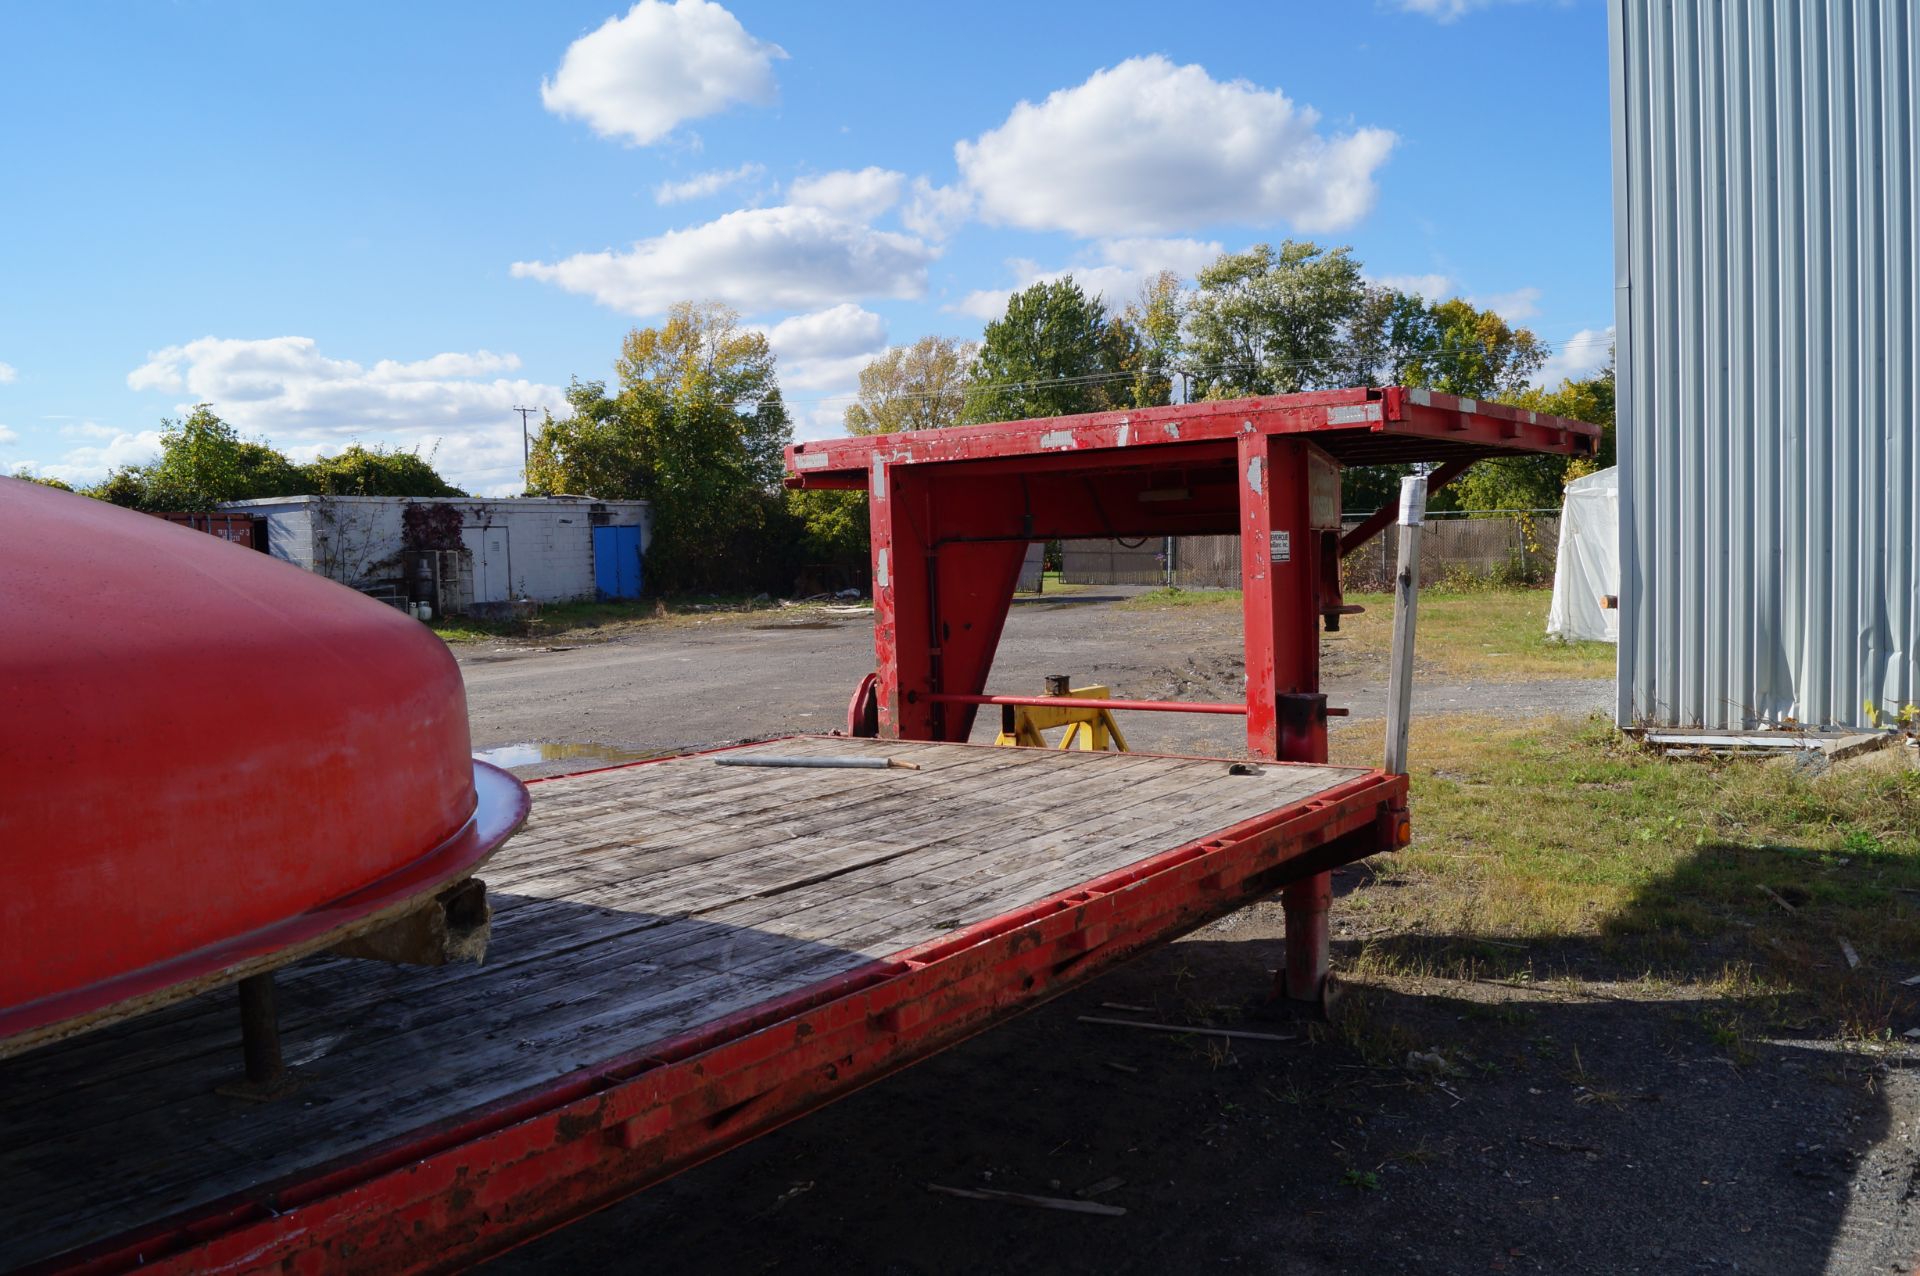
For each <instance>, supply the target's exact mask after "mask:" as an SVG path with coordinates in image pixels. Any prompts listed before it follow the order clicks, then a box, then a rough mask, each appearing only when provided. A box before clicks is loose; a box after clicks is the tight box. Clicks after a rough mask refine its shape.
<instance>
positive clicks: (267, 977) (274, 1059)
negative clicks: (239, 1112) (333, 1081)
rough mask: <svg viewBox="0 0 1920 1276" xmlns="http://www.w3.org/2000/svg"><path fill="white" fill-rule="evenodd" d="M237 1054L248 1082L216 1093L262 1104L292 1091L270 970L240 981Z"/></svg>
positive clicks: (239, 1082)
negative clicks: (245, 1066)
mask: <svg viewBox="0 0 1920 1276" xmlns="http://www.w3.org/2000/svg"><path fill="white" fill-rule="evenodd" d="M240 1051H241V1054H242V1055H243V1056H244V1057H245V1059H246V1065H247V1079H246V1080H245V1081H237V1082H230V1083H228V1084H226V1085H222V1086H219V1087H217V1088H218V1091H219V1093H221V1094H224V1095H227V1096H229V1097H230V1098H235V1099H254V1100H260V1101H264V1100H267V1099H275V1098H278V1097H280V1096H281V1095H283V1094H286V1093H288V1092H289V1091H291V1090H292V1089H293V1088H294V1086H295V1084H296V1083H295V1082H294V1080H293V1078H292V1077H291V1076H290V1075H289V1074H288V1072H287V1065H286V1061H285V1060H284V1059H283V1058H282V1057H281V1054H280V1014H279V1009H278V1007H277V1006H276V1005H275V999H274V989H273V972H272V971H267V972H265V973H264V974H259V975H248V976H247V977H246V978H245V979H242V980H241V981H240Z"/></svg>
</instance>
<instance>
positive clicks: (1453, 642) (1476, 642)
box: [1120, 588, 1615, 682]
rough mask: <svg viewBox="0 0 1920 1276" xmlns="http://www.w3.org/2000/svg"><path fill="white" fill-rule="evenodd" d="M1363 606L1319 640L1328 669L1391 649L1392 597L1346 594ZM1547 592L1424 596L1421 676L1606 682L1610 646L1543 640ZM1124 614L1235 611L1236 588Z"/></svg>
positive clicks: (1170, 597) (1158, 601)
mask: <svg viewBox="0 0 1920 1276" xmlns="http://www.w3.org/2000/svg"><path fill="white" fill-rule="evenodd" d="M1346 600H1347V602H1348V603H1350V604H1353V605H1356V606H1360V607H1365V608H1366V611H1365V612H1363V613H1362V614H1360V615H1358V616H1343V617H1341V621H1340V629H1339V631H1338V632H1336V633H1330V634H1324V635H1322V638H1321V642H1322V650H1323V651H1324V652H1325V653H1326V656H1327V659H1328V661H1329V663H1330V664H1338V663H1339V662H1340V661H1341V660H1342V659H1343V658H1344V659H1345V660H1347V661H1350V662H1364V663H1375V662H1378V661H1382V660H1384V659H1385V658H1386V656H1387V654H1388V653H1389V652H1390V651H1391V650H1392V647H1393V595H1391V594H1348V595H1347V599H1346ZM1552 601H1553V594H1552V591H1550V590H1545V589H1492V588H1486V589H1475V590H1471V591H1466V592H1461V591H1447V590H1439V589H1429V590H1423V591H1421V594H1420V626H1419V637H1418V639H1417V641H1416V643H1415V655H1416V657H1417V659H1418V660H1419V662H1420V665H1421V667H1422V668H1423V670H1426V671H1429V672H1434V673H1440V674H1444V675H1447V676H1451V677H1457V678H1476V679H1480V680H1483V681H1489V682H1512V681H1517V680H1522V679H1531V678H1611V677H1613V670H1614V654H1615V653H1614V647H1613V644H1612V643H1606V642H1561V641H1560V640H1559V639H1557V638H1548V637H1547V606H1548V604H1549V603H1551V602H1552ZM1120 606H1121V607H1123V608H1125V609H1127V610H1130V611H1162V610H1166V609H1169V608H1200V609H1204V610H1209V611H1221V612H1237V611H1239V610H1240V591H1239V590H1237V589H1156V590H1152V591H1151V592H1148V593H1144V594H1138V595H1136V596H1134V597H1132V598H1129V599H1128V600H1127V601H1126V602H1124V603H1121V604H1120Z"/></svg>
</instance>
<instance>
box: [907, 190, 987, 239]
mask: <svg viewBox="0 0 1920 1276" xmlns="http://www.w3.org/2000/svg"><path fill="white" fill-rule="evenodd" d="M972 213H973V192H972V191H970V190H968V189H967V188H966V187H965V186H961V185H958V184H956V185H953V186H935V185H934V184H933V183H932V182H930V181H928V180H927V179H926V178H924V177H916V178H914V179H913V198H911V199H909V200H908V201H907V206H906V207H905V208H903V209H901V210H900V222H901V224H902V225H904V226H905V227H906V228H907V229H908V230H910V231H912V232H913V233H914V234H916V235H919V236H920V237H921V238H923V239H945V238H946V237H947V236H948V235H951V234H952V233H953V231H954V228H955V227H957V226H959V225H960V223H961V222H963V221H965V220H966V219H967V218H968V217H969V216H971V215H972Z"/></svg>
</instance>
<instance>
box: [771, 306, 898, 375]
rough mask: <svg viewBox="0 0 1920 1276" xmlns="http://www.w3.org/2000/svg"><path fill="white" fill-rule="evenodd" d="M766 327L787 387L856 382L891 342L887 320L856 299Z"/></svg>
mask: <svg viewBox="0 0 1920 1276" xmlns="http://www.w3.org/2000/svg"><path fill="white" fill-rule="evenodd" d="M761 331H763V332H765V333H766V334H767V344H768V345H769V346H771V347H772V348H773V353H774V357H775V358H777V359H778V360H779V367H780V385H781V386H782V388H784V389H786V390H822V389H829V388H834V389H837V388H840V387H844V386H848V385H851V384H853V383H854V382H855V381H856V380H858V378H859V376H860V369H862V368H864V367H866V366H867V364H868V362H870V361H871V360H872V359H873V357H874V356H875V355H877V354H879V353H880V351H882V350H884V349H886V345H887V325H886V321H885V320H883V319H881V318H880V316H879V315H876V314H874V313H873V312H872V311H871V310H863V309H861V308H860V307H859V306H856V305H853V304H852V303H851V302H843V303H842V304H840V305H838V306H834V307H833V308H832V309H829V310H820V311H816V312H814V313H813V314H806V315H795V316H793V317H792V318H791V319H782V320H781V321H780V322H779V323H776V324H774V325H773V326H772V327H769V328H762V329H761Z"/></svg>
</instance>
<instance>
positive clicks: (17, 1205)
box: [0, 737, 1406, 1272]
mask: <svg viewBox="0 0 1920 1276" xmlns="http://www.w3.org/2000/svg"><path fill="white" fill-rule="evenodd" d="M744 751H745V752H760V753H774V754H779V755H783V756H788V755H793V754H816V755H826V756H831V757H844V756H849V755H853V756H891V757H899V758H904V759H906V760H910V761H913V762H917V763H918V764H919V765H920V767H921V769H920V770H917V771H916V770H824V769H791V770H789V769H772V768H764V769H763V768H753V767H722V766H717V765H715V763H714V756H715V755H702V754H694V755H688V756H684V757H677V758H668V759H661V760H657V761H651V762H642V763H636V764H632V765H629V766H624V767H616V768H610V769H607V770H602V771H593V772H586V773H581V774H577V775H571V776H562V777H558V778H555V779H550V780H540V781H535V782H533V783H532V784H531V785H530V786H529V787H530V788H531V790H532V792H533V795H534V800H533V810H532V815H531V817H530V818H529V820H528V823H527V826H526V828H525V829H524V830H523V831H522V832H521V834H520V835H519V836H518V837H516V838H515V839H514V840H513V841H512V842H510V843H508V844H507V846H506V847H505V848H504V849H503V850H502V851H501V852H500V853H499V854H498V855H497V856H496V858H495V859H494V860H493V862H492V863H491V865H490V866H489V868H488V869H487V872H486V877H487V880H488V883H489V893H490V898H491V899H492V901H493V905H494V908H495V919H494V938H493V944H492V956H491V957H490V958H489V960H488V961H487V963H486V964H485V965H483V966H479V967H471V966H468V967H445V968H441V969H438V970H422V969H418V968H398V967H389V966H383V965H379V964H376V963H372V962H366V961H358V960H352V959H346V958H328V959H314V960H309V961H307V962H304V963H301V964H298V965H295V966H291V967H288V968H286V969H285V970H283V971H282V972H281V975H280V988H279V996H280V1005H281V1033H282V1038H283V1043H284V1050H285V1053H286V1056H287V1061H288V1063H289V1064H290V1065H291V1066H292V1067H293V1071H294V1074H295V1075H296V1076H297V1077H298V1078H299V1081H300V1089H299V1090H298V1091H296V1092H295V1093H294V1094H292V1095H291V1096H290V1097H287V1098H284V1099H280V1100H277V1101H274V1102H270V1103H255V1102H248V1101H245V1100H242V1099H238V1098H232V1097H228V1096H226V1095H222V1094H220V1093H217V1092H216V1087H217V1086H218V1085H220V1084H221V1083H222V1082H223V1081H226V1080H230V1079H231V1076H232V1073H233V1072H234V1070H235V1069H236V1067H237V1063H236V1058H235V1056H236V1051H235V1046H236V1044H237V1037H238V1033H237V1030H236V1027H235V1025H234V1023H233V1019H232V1014H231V1007H230V1005H229V1004H228V1003H227V1001H226V1000H225V999H224V998H216V997H203V998H200V999H198V1000H196V1001H192V1002H187V1003H183V1004H181V1005H178V1006H174V1007H172V1008H170V1009H167V1010H162V1011H159V1012H157V1013H155V1014H152V1015H149V1016H146V1017H144V1018H141V1019H138V1020H133V1021H129V1022H126V1023H122V1024H119V1025H116V1026H114V1027H111V1028H107V1029H103V1030H101V1031H99V1032H96V1033H92V1034H89V1035H87V1036H83V1037H78V1038H75V1039H73V1040H70V1041H66V1042H61V1043H58V1044H56V1045H53V1046H49V1047H46V1048H44V1049H41V1050H38V1051H35V1052H32V1053H29V1054H26V1055H22V1056H19V1057H17V1058H14V1059H10V1060H7V1061H5V1062H3V1063H0V1259H3V1260H4V1261H0V1267H4V1268H7V1269H15V1268H23V1269H25V1270H27V1271H70V1272H118V1271H131V1270H133V1269H136V1268H138V1269H140V1270H143V1271H161V1272H239V1271H260V1270H275V1271H289V1272H311V1271H328V1270H351V1271H355V1272H372V1271H382V1272H384V1271H394V1272H399V1271H444V1270H452V1269H457V1268H459V1267H463V1266H466V1265H469V1264H471V1263H473V1262H475V1261H477V1260H479V1259H482V1258H484V1257H486V1256H488V1255H491V1254H495V1253H498V1252H500V1251H502V1250H504V1249H507V1248H509V1247H511V1246H513V1245H515V1244H517V1243H519V1242H522V1241H525V1240H528V1239H530V1238H532V1237H534V1236H537V1235H539V1234H541V1233H542V1232H545V1231H549V1230H551V1229H553V1228H555V1227H558V1226H561V1225H563V1224H564V1223H566V1222H569V1221H571V1220H573V1219H575V1218H578V1217H580V1216H581V1215H583V1214H585V1213H588V1212H590V1211H591V1210H594V1209H596V1208H599V1207H600V1206H603V1205H606V1204H608V1203H610V1202H612V1201H614V1200H617V1199H619V1198H620V1197H622V1196H625V1195H628V1194H630V1193H632V1192H634V1191H637V1190H639V1189H640V1188H643V1187H645V1186H647V1185H648V1184H651V1183H654V1182H657V1181H659V1180H661V1179H663V1178H666V1177H668V1176H670V1175H672V1174H674V1173H676V1172H678V1171H680V1170H682V1169H685V1168H687V1167H688V1166H690V1165H693V1164H696V1163H698V1162H699V1161H702V1160H705V1159H707V1158H708V1157H711V1156H714V1155H716V1154H717V1153H719V1152H722V1151H724V1150H726V1149H727V1148H730V1147H733V1146H735V1145H737V1144H739V1143H742V1142H744V1141H746V1140H748V1139H751V1138H753V1137H755V1136H756V1135H759V1134H762V1133H764V1132H766V1131H767V1130H769V1129H772V1128H774V1127H775V1126H778V1125H780V1124H782V1123H783V1122H785V1121H788V1120H791V1119H792V1118H794V1117H796V1116H798V1115H801V1114H802V1113H805V1112H807V1111H809V1110H811V1109H813V1108H816V1107H819V1106H821V1105H822V1104H825V1103H827V1102H829V1101H831V1100H833V1099H835V1098H838V1097H840V1096H842V1095H844V1094H847V1093H849V1092H850V1091H852V1090H855V1089H857V1088H859V1087H860V1086H863V1085H865V1084H867V1083H869V1082H871V1081H874V1080H876V1079H878V1078H880V1077H883V1076H885V1075H887V1074H888V1073H890V1072H892V1071H894V1070H896V1069H898V1068H900V1067H903V1066H905V1065H907V1064H909V1063H912V1062H914V1061H915V1060H918V1059H920V1058H924V1057H925V1056H927V1055H928V1054H931V1053H933V1052H934V1051H937V1050H939V1049H941V1048H942V1047H944V1046H948V1045H952V1044H954V1043H955V1042H957V1041H960V1040H962V1039H964V1038H966V1037H968V1036H970V1035H972V1034H973V1033H975V1032H978V1031H980V1030H981V1029H983V1028H986V1027H989V1026H991V1025H992V1024H994V1023H996V1022H999V1021H1001V1020H1003V1019H1006V1018H1008V1017H1010V1016H1012V1015H1015V1014H1018V1013H1020V1012H1021V1011H1023V1010H1026V1009H1028V1008H1030V1007H1032V1006H1033V1005H1035V1004H1037V1003H1039V1002H1041V1001H1043V1000H1045V999H1047V998H1048V997H1051V996H1053V995H1055V994H1057V993H1059V992H1061V991H1063V990H1064V989H1066V988H1067V987H1069V986H1071V985H1073V984H1074V983H1077V982H1079V981H1081V980H1084V979H1086V978H1088V977H1090V976H1092V975H1093V974H1095V973H1096V972H1098V971H1100V970H1102V969H1104V968H1105V967H1107V966H1109V965H1111V964H1113V963H1115V962H1118V961H1120V960H1122V959H1123V958H1125V957H1127V956H1129V955H1131V954H1132V953H1134V952H1137V951H1139V950H1140V949H1141V948H1144V947H1147V946H1149V945H1152V944H1155V943H1160V942H1164V941H1166V940H1169V939H1172V938H1174V937H1175V936H1177V935H1179V934H1182V933H1184V932H1186V931H1188V930H1191V929H1192V928H1194V927H1196V926H1199V925H1201V924H1203V923H1205V922H1207V921H1209V920H1211V919H1212V918H1214V917H1217V916H1220V915H1222V914H1224V913H1226V912H1228V911H1231V910H1232V909H1235V908H1238V907H1240V906H1241V905H1243V904H1246V903H1248V902H1250V901H1252V900H1255V899H1258V898H1260V897H1262V896H1265V895H1268V894H1270V893H1272V891H1273V890H1274V889H1275V888H1276V887H1278V886H1280V885H1282V884H1283V883H1285V882H1287V881H1291V880H1295V879H1297V878H1298V877H1299V876H1300V875H1301V874H1303V873H1313V872H1315V871H1318V870H1323V869H1326V868H1331V867H1333V866H1335V865H1337V864H1341V863H1345V862H1348V861H1351V860H1354V859H1357V858H1359V857H1361V856H1363V855H1367V854H1370V853H1372V852H1373V851H1375V850H1378V849H1381V848H1382V847H1383V846H1386V845H1389V844H1391V839H1392V832H1391V829H1390V828H1389V827H1388V825H1387V822H1388V821H1389V820H1390V819H1391V818H1393V816H1392V813H1393V812H1395V811H1397V810H1399V809H1401V808H1402V807H1403V805H1404V802H1405V794H1406V781H1405V779H1404V777H1399V776H1390V775H1386V774H1383V773H1381V772H1378V771H1369V770H1364V769H1354V768H1342V767H1327V766H1307V765H1285V764H1282V765H1261V766H1259V767H1257V768H1254V769H1255V770H1256V772H1257V773H1256V774H1252V775H1246V774H1233V773H1231V772H1230V771H1229V766H1228V764H1227V763H1226V762H1224V761H1220V760H1210V759H1192V758H1170V757H1155V756H1149V755H1143V754H1118V753H1115V754H1105V753H1099V754H1096V753H1074V752H1062V751H1057V750H1036V749H997V748H992V747H988V746H983V745H973V744H958V743H914V742H902V741H882V740H854V739H847V738H836V737H800V738H794V739H788V740H781V741H773V742H770V743H767V744H761V745H754V746H748V747H747V749H746V750H744ZM731 752H740V751H731ZM1242 769H1245V768H1242Z"/></svg>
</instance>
